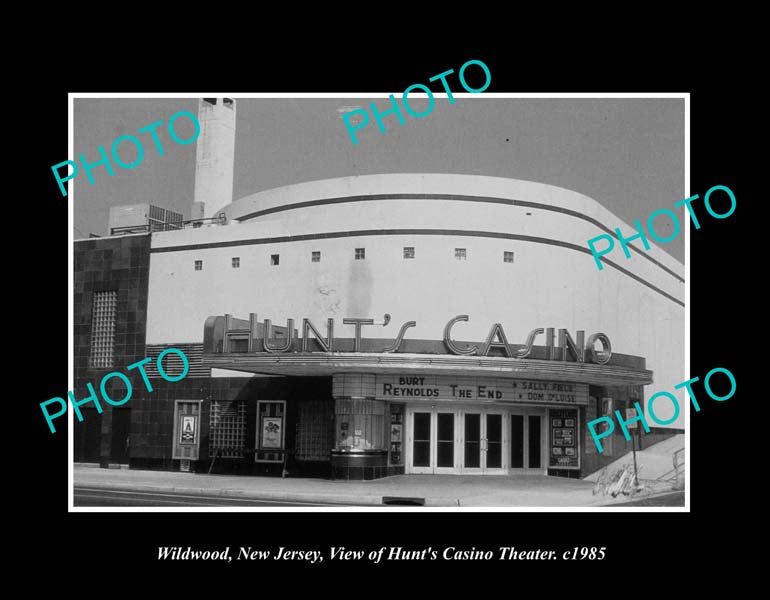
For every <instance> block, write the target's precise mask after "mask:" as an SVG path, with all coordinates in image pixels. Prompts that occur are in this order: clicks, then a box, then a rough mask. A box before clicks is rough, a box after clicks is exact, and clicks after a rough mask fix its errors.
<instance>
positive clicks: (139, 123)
mask: <svg viewBox="0 0 770 600" xmlns="http://www.w3.org/2000/svg"><path fill="white" fill-rule="evenodd" d="M199 20H200V19H199ZM180 23H181V22H180ZM113 29H115V27H114V26H113V27H112V28H111V29H110V30H109V31H112V30H113ZM208 29H213V27H209V28H208ZM106 31H107V30H106V29H105V32H106ZM175 31H176V30H175ZM195 31H196V35H197V30H195ZM200 33H201V36H200V38H197V37H195V39H194V40H193V39H191V40H189V43H188V42H184V43H183V42H182V38H181V35H182V33H181V29H180V30H179V32H176V33H174V34H173V36H176V37H179V39H176V40H171V39H170V38H171V37H172V34H170V33H168V34H163V37H164V40H165V41H162V42H158V43H157V44H156V43H152V44H148V46H152V49H151V51H149V50H148V51H147V52H144V51H143V50H140V49H135V50H136V52H135V53H134V51H133V50H130V49H129V46H128V45H125V47H122V48H120V49H118V48H117V46H116V45H115V44H112V45H109V44H107V45H105V43H104V42H105V39H103V36H102V35H101V34H100V33H99V32H98V31H96V30H95V31H94V32H91V34H89V36H85V35H83V36H80V37H78V38H77V39H75V43H73V44H72V48H71V49H70V51H68V54H67V55H66V57H65V62H67V61H74V62H72V63H71V64H68V65H64V68H62V69H61V70H59V71H54V70H53V68H52V67H51V66H50V65H49V66H47V67H45V68H41V69H39V70H32V69H30V71H29V72H30V74H34V75H35V76H39V77H41V83H40V86H39V87H40V92H39V93H32V92H30V93H28V94H25V95H22V96H18V98H16V99H15V100H14V102H15V104H14V105H13V106H16V107H17V108H18V109H19V111H20V112H18V113H17V114H18V115H19V118H18V119H14V120H15V121H18V123H19V124H20V125H22V126H23V127H26V128H27V129H28V130H29V131H27V133H26V134H25V135H26V138H25V139H27V141H29V142H30V144H31V149H29V150H28V151H27V153H26V154H24V155H23V157H22V158H23V160H21V163H22V164H25V165H26V164H27V163H29V164H31V165H33V166H34V172H33V174H32V176H31V178H29V179H25V180H23V183H24V185H26V184H27V183H29V184H30V186H32V187H31V190H32V191H28V190H27V189H26V188H25V189H24V195H23V196H20V198H19V199H20V200H24V201H27V204H24V205H23V206H22V207H21V208H17V207H16V206H15V205H14V206H13V210H12V217H11V218H12V219H13V220H14V223H15V224H16V230H17V231H20V230H21V225H20V224H21V223H22V222H24V223H25V224H27V223H28V224H30V227H29V231H28V233H25V236H26V237H27V238H28V240H26V241H25V242H24V246H25V248H26V247H29V246H32V247H33V250H32V251H30V252H29V253H27V252H26V250H25V254H21V253H18V255H17V256H15V257H13V258H14V260H13V261H12V262H16V263H20V264H21V265H22V267H23V269H24V273H23V276H20V277H18V278H16V279H11V278H9V279H8V285H7V287H8V289H9V290H10V289H12V286H13V288H15V289H17V290H19V291H18V292H17V295H18V296H19V297H20V298H21V303H23V304H25V306H23V307H22V308H21V310H20V311H18V309H17V312H18V313H19V314H20V315H21V316H22V319H24V321H25V323H26V322H29V321H31V320H32V319H31V318H30V316H29V315H30V314H34V315H35V325H36V327H35V330H34V333H33V334H32V335H30V334H29V333H27V334H25V335H24V336H23V337H22V339H23V340H24V341H27V342H28V343H29V346H30V350H29V356H30V359H29V362H30V363H31V364H32V367H33V374H32V375H28V376H26V378H24V379H22V381H23V385H24V387H23V397H24V398H25V400H26V401H27V404H26V409H27V412H26V413H25V416H24V419H23V422H21V421H20V422H21V424H22V425H23V431H24V433H25V434H31V436H30V438H29V441H26V440H25V441H24V443H23V444H21V445H11V444H9V445H7V447H8V450H9V452H10V453H11V455H12V456H11V458H12V460H10V461H8V463H9V464H11V465H12V466H13V467H14V468H19V467H20V469H21V470H22V471H23V472H22V473H21V474H20V475H19V476H17V477H16V478H15V479H13V480H12V479H10V478H8V479H7V490H6V499H7V500H8V501H9V502H13V498H14V497H18V498H23V499H22V500H21V502H17V503H18V504H24V505H26V507H25V508H24V509H22V510H21V511H20V512H21V513H22V514H21V516H19V517H17V516H16V511H15V508H14V507H13V506H11V507H10V508H9V515H12V518H13V519H14V521H18V523H19V527H17V528H16V529H15V530H14V532H15V537H17V538H20V541H21V544H20V548H21V549H22V550H21V551H20V552H19V556H18V560H17V563H18V564H14V565H13V566H14V568H17V569H19V570H20V571H22V572H26V571H24V569H25V568H28V567H30V566H31V565H32V561H33V560H39V559H40V560H42V554H41V553H42V552H45V553H47V555H48V556H49V557H50V560H48V562H46V564H45V566H44V567H41V569H44V570H45V572H46V577H45V579H47V580H50V582H51V583H53V584H57V585H58V584H60V583H66V584H67V585H70V584H71V585H76V584H77V585H79V586H87V587H89V590H90V589H91V588H93V590H97V589H98V592H96V591H94V592H93V593H100V594H103V593H106V587H105V583H104V578H105V577H109V578H110V581H109V583H108V584H106V585H107V587H116V588H119V589H121V590H125V591H126V593H128V592H129V590H131V591H133V589H132V588H137V589H140V590H141V593H143V594H144V595H147V594H150V595H154V594H158V593H161V587H162V586H164V584H167V583H170V584H173V585H176V586H178V583H179V582H181V581H185V582H189V581H193V580H195V581H196V582H201V583H209V584H213V585H215V586H219V587H220V588H221V589H224V590H226V591H227V592H228V593H243V592H246V593H248V592H249V591H251V590H253V589H256V590H257V592H256V593H260V592H267V593H270V594H274V593H283V594H286V593H288V592H289V591H292V592H294V591H297V592H300V593H305V592H304V587H302V586H306V585H310V586H311V593H324V594H326V593H332V594H338V593H347V594H351V593H367V594H370V593H371V592H372V591H374V590H372V588H375V589H376V588H377V587H378V586H379V587H381V588H382V589H387V590H388V592H387V593H390V594H396V593H401V594H404V595H406V596H408V597H412V596H417V595H418V594H420V595H421V592H420V591H419V590H418V588H419V587H422V586H427V587H430V588H432V590H431V593H432V594H434V595H435V594H437V593H440V587H444V585H449V586H452V587H453V588H454V587H456V586H457V584H458V583H459V582H461V581H462V582H464V583H466V585H472V586H474V587H473V588H472V589H474V590H475V589H479V588H478V586H477V582H480V581H484V580H483V579H481V578H475V577H474V576H473V574H474V572H480V573H481V574H482V575H484V574H486V575H487V577H488V579H487V580H489V579H491V577H489V576H492V577H495V579H496V580H499V581H501V582H506V583H507V582H511V583H512V584H513V583H514V582H517V583H518V582H519V581H522V582H523V580H524V579H525V578H527V579H528V582H529V584H530V585H535V586H537V585H539V584H541V582H545V585H546V586H547V589H548V590H551V589H556V586H560V587H561V588H566V586H567V585H570V586H571V588H573V589H576V588H578V587H579V586H582V587H585V585H591V586H592V587H594V586H596V587H598V588H599V591H600V592H602V591H603V592H605V593H608V592H609V593H612V592H614V591H615V590H617V589H620V587H619V586H620V585H623V586H624V588H625V587H632V586H634V587H639V588H644V589H645V593H653V592H649V591H647V590H648V589H649V588H650V587H651V586H653V585H655V586H657V588H656V589H658V590H664V589H665V590H667V591H674V590H675V589H676V587H677V586H676V585H675V584H677V583H679V584H682V585H684V586H689V585H690V583H689V582H690V581H691V577H690V574H689V570H688V569H692V570H694V571H695V575H694V576H695V577H697V578H700V579H704V580H706V581H708V580H712V579H713V580H716V579H718V578H720V577H724V576H726V574H728V573H729V574H730V577H737V576H738V575H737V574H738V572H739V568H738V567H739V565H738V563H739V562H740V561H741V560H742V558H738V557H743V556H744V555H746V554H751V549H749V548H748V547H746V545H745V542H744V541H743V538H742V536H745V534H746V532H748V531H752V529H751V528H749V527H746V525H745V523H743V522H742V520H743V519H751V520H752V521H753V522H757V523H758V522H761V517H760V516H758V515H757V514H756V513H757V512H758V511H759V510H761V508H756V506H755V505H756V504H757V502H758V500H757V498H756V493H755V490H756V486H755V483H756V482H757V481H759V479H758V477H759V478H761V474H760V475H759V476H758V475H757V474H756V473H754V472H753V471H752V473H751V474H749V473H748V469H749V465H751V468H752V469H753V465H754V461H753V460H752V459H753V458H754V457H755V456H756V454H755V453H754V452H753V450H751V449H748V448H747V447H746V441H747V440H749V439H753V438H754V437H756V436H751V435H747V434H746V423H747V421H748V419H749V415H750V414H751V413H750V412H749V410H750V407H751V400H753V399H755V398H761V394H759V395H757V394H756V393H755V391H756V390H755V389H753V387H755V386H753V387H752V386H751V385H749V383H747V382H748V380H749V379H750V376H749V375H748V367H747V362H746V361H745V360H743V357H742V355H740V354H739V352H743V353H746V352H747V350H746V347H745V340H747V339H748V338H746V333H745V330H744V328H742V327H741V326H739V324H738V316H739V315H741V316H742V315H749V314H753V313H752V311H751V310H749V309H744V308H741V309H739V308H738V306H737V303H738V301H742V302H743V301H744V300H748V299H749V298H752V297H755V296H756V295H757V292H756V291H754V290H752V291H748V290H744V289H743V287H745V286H747V284H748V282H749V281H751V282H752V285H753V286H755V287H756V285H757V284H756V283H755V281H756V278H753V277H749V276H746V274H745V270H743V269H742V266H741V263H742V262H745V259H746V257H748V256H749V255H748V254H747V253H746V252H745V246H743V245H742V244H743V243H744V242H745V241H748V240H749V238H750V237H751V235H748V234H747V229H746V227H747V223H748V222H749V220H751V221H752V222H761V219H757V218H756V217H755V218H753V219H752V218H751V217H752V215H751V213H750V212H749V211H750V210H751V208H752V205H754V206H756V205H757V204H758V203H759V202H760V201H761V200H757V198H758V196H757V195H756V194H753V193H752V190H750V189H749V188H748V186H747V183H746V180H745V178H744V173H743V172H739V166H743V164H744V163H745V162H746V161H745V160H744V159H745V157H746V156H747V151H746V148H745V147H744V145H743V141H742V137H743V136H744V135H745V134H746V133H747V132H748V131H750V130H751V128H748V127H747V126H746V123H745V121H746V119H747V116H748V115H750V114H751V115H753V114H754V113H753V112H752V111H750V110H748V109H747V108H746V106H742V103H745V102H746V98H747V96H745V95H744V94H743V92H742V90H741V88H740V87H739V86H737V85H736V83H737V78H738V74H739V73H738V72H739V71H740V69H738V68H737V67H738V65H737V63H734V62H731V61H732V58H734V56H733V54H734V53H735V52H737V47H736V48H732V47H731V46H729V44H727V40H726V38H725V39H723V38H722V37H719V40H717V37H718V36H722V35H724V33H725V32H724V30H723V29H722V30H720V29H715V30H709V31H708V32H707V31H706V30H703V29H702V28H701V29H700V30H698V31H697V32H696V30H695V29H694V28H692V29H690V30H680V29H674V30H672V31H671V32H669V33H671V35H670V36H669V38H668V40H669V42H667V43H665V44H661V40H662V39H663V35H662V34H663V29H662V28H660V29H651V30H649V31H647V32H646V33H645V35H646V37H645V38H644V40H642V39H641V38H632V37H629V36H628V35H627V33H626V32H625V31H624V32H622V36H621V35H620V34H618V36H612V35H610V34H609V33H608V32H606V31H605V32H603V33H601V34H600V35H595V34H596V33H597V32H591V34H590V35H586V32H585V31H584V30H582V29H580V28H578V27H575V32H574V36H573V37H570V38H564V39H562V38H561V37H560V35H558V34H557V33H556V32H553V34H551V33H548V32H546V31H544V32H543V34H542V36H541V37H542V39H541V40H540V42H541V43H540V44H539V45H537V46H529V45H528V44H527V43H525V42H524V40H523V39H522V40H519V39H518V36H514V37H512V38H511V39H506V41H505V43H498V44H497V46H498V47H497V48H494V47H492V45H491V44H487V45H484V46H473V45H472V44H471V43H469V42H466V43H460V42H455V41H452V43H444V44H441V45H435V46H433V47H431V48H423V49H421V50H420V49H418V48H417V45H416V44H412V45H408V44H404V45H408V46H409V48H408V49H404V50H403V51H400V50H399V49H398V48H396V46H398V44H394V43H393V44H391V43H390V42H388V44H385V43H383V44H382V45H383V49H384V50H385V51H384V52H381V53H379V55H378V54H377V53H374V51H373V50H372V51H369V47H370V46H371V47H373V46H374V43H373V42H370V41H369V40H368V39H367V41H366V42H365V43H364V44H361V45H360V46H361V48H358V47H356V44H354V43H352V42H351V41H350V40H352V37H351V36H350V35H348V37H347V38H346V40H348V42H347V45H348V48H347V50H346V51H345V52H340V53H334V52H329V50H331V48H330V47H328V48H327V44H326V43H324V44H318V45H317V46H313V45H311V43H310V41H309V40H308V41H307V43H303V44H299V43H295V42H293V41H292V42H291V43H288V41H287V43H285V44H267V43H262V42H261V41H260V42H254V41H253V37H254V32H252V33H251V34H250V35H248V36H242V37H240V38H239V36H236V35H235V34H233V35H230V36H229V39H228V40H227V41H224V42H223V41H221V40H219V39H217V38H218V37H219V36H218V35H215V34H213V33H211V34H209V33H210V32H209V33H204V32H200ZM261 35H262V34H261V33H260V34H259V36H257V37H260V36H261ZM688 36H690V37H688ZM365 37H368V36H365ZM621 37H622V40H621V39H620V38H621ZM81 38H82V39H81ZM685 40H692V41H693V43H692V44H690V43H688V42H686V41H685ZM717 41H719V43H717ZM166 42H168V43H166ZM696 42H697V43H696ZM268 45H270V46H271V48H270V50H268ZM677 45H679V46H681V48H679V49H678V50H676V51H675V50H674V49H673V46H677ZM279 46H280V48H279ZM385 46H387V48H388V49H385ZM685 46H688V48H686V49H685ZM86 47H89V48H90V49H88V50H86V49H85V48H86ZM107 47H109V48H110V49H111V50H110V52H112V49H114V50H115V52H114V53H113V54H114V56H113V54H110V52H106V51H104V52H106V54H104V55H100V54H99V53H100V50H99V48H107ZM134 54H136V56H134ZM536 55H537V56H536ZM108 56H112V57H113V58H112V59H111V60H112V63H111V64H110V65H109V66H108V65H107V62H108V61H107V58H108ZM735 56H738V55H737V54H735ZM117 57H121V58H120V59H118V58H117ZM78 61H79V62H78ZM89 61H90V62H89ZM749 62H750V61H749ZM63 64H64V63H63ZM743 64H744V63H741V65H743ZM746 64H748V63H746ZM9 102H10V100H9ZM25 103H29V104H30V106H32V105H34V109H33V108H29V109H28V108H27V106H26V104H25ZM24 111H27V112H26V113H25V112H24ZM26 116H29V117H34V119H35V120H34V133H32V134H30V131H31V125H29V123H30V121H29V120H28V119H26V118H22V117H26ZM752 118H754V117H752ZM754 130H757V131H758V130H759V127H756V126H755V127H754ZM29 201H32V202H34V203H35V204H34V210H33V215H32V217H33V218H32V219H27V220H25V221H22V220H21V219H20V218H19V217H20V216H21V215H22V214H24V210H23V209H25V208H28V206H29ZM747 219H748V220H747ZM14 235H16V234H15V233H14ZM738 240H740V242H738ZM18 245H19V244H18V243H17V240H16V238H11V237H10V236H9V246H8V247H10V248H13V249H14V250H15V249H16V247H17V246H18ZM41 252H42V254H41ZM36 299H40V300H41V301H42V302H43V303H44V305H43V307H42V308H30V307H29V306H28V305H29V304H33V303H34V301H35V300H36ZM33 311H35V312H33ZM13 318H14V319H15V316H14V317H13ZM39 324H43V327H37V325H39ZM739 337H740V338H741V339H740V340H739ZM41 341H44V344H41ZM33 345H34V347H33ZM9 347H10V342H9ZM14 375H15V373H14ZM11 425H12V426H16V422H15V421H13V422H12V423H11ZM30 451H34V452H35V454H34V455H30ZM30 456H31V457H30ZM36 531H37V532H38V533H35V532H36ZM19 532H20V533H19ZM12 543H13V544H16V541H15V540H14V541H13V542H12ZM687 561H697V565H698V566H697V569H696V568H690V567H687V566H686V565H688V564H690V563H688V562H687ZM732 563H735V564H732ZM41 564H42V563H41ZM682 565H685V566H682ZM76 568H77V569H81V572H76ZM683 569H684V570H683ZM639 572H644V573H646V576H647V578H646V579H644V580H643V581H641V579H642V576H641V575H638V574H639ZM664 572H665V573H664ZM76 576H79V577H83V578H85V579H83V581H81V580H78V581H76ZM359 576H361V577H360V579H359ZM554 576H557V577H558V578H559V579H558V581H556V580H555V577H554ZM635 578H640V581H639V582H635V581H634V579H635ZM92 579H93V581H92ZM327 584H329V585H327ZM362 584H363V585H362ZM383 584H384V585H383ZM672 584H673V585H672ZM682 585H680V586H679V587H682ZM602 586H604V587H602ZM644 586H646V587H644ZM359 588H363V590H362V592H360V591H359ZM41 589H42V588H41ZM481 589H482V590H483V589H484V588H481ZM538 589H539V588H535V590H538ZM397 590H398V591H397ZM78 593H80V592H78ZM89 593H90V592H84V593H83V594H84V595H85V596H88V595H89ZM186 593H188V594H189V593H195V591H192V592H190V591H186ZM455 593H461V592H460V590H459V588H458V589H456V591H455ZM509 593H517V590H514V589H513V588H512V589H511V591H510V592H509ZM560 593H564V592H562V591H561V590H560ZM572 593H576V592H572ZM660 593H662V592H660ZM675 593H676V592H675Z"/></svg>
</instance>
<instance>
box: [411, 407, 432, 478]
mask: <svg viewBox="0 0 770 600" xmlns="http://www.w3.org/2000/svg"><path fill="white" fill-rule="evenodd" d="M409 416H410V417H411V419H410V420H411V423H410V425H411V436H410V437H411V438H412V439H411V444H409V445H408V447H407V451H410V450H411V452H410V456H408V457H407V458H408V462H407V465H408V466H409V472H411V473H433V461H432V458H433V444H432V440H433V435H432V434H433V426H432V420H433V419H432V416H433V415H432V413H430V412H428V411H415V412H412V413H410V414H409Z"/></svg>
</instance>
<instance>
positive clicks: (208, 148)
mask: <svg viewBox="0 0 770 600" xmlns="http://www.w3.org/2000/svg"><path fill="white" fill-rule="evenodd" d="M198 122H199V123H200V126H201V133H200V136H199V137H198V141H197V147H196V152H195V204H194V205H193V207H194V210H193V212H194V213H196V216H197V215H200V210H201V204H202V209H203V216H204V217H215V216H217V215H218V214H219V212H220V211H221V210H222V208H224V207H225V206H226V205H228V204H230V203H231V202H232V201H233V171H234V165H235V100H233V99H231V98H202V99H201V100H199V101H198ZM199 203H200V204H199ZM196 216H193V217H192V218H196Z"/></svg>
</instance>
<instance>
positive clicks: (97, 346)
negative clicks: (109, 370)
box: [91, 291, 118, 367]
mask: <svg viewBox="0 0 770 600" xmlns="http://www.w3.org/2000/svg"><path fill="white" fill-rule="evenodd" d="M117 306H118V293H117V292H116V291H110V292H94V299H93V310H92V313H91V366H92V367H111V366H112V355H113V347H114V345H115V315H116V312H117Z"/></svg>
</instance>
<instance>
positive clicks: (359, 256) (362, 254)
mask: <svg viewBox="0 0 770 600" xmlns="http://www.w3.org/2000/svg"><path fill="white" fill-rule="evenodd" d="M355 257H356V260H365V259H366V248H356V254H355Z"/></svg>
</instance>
